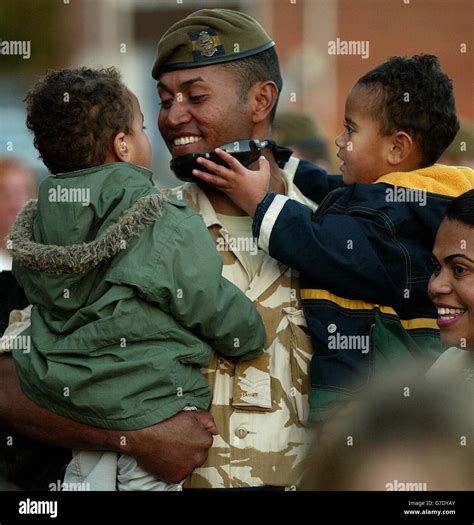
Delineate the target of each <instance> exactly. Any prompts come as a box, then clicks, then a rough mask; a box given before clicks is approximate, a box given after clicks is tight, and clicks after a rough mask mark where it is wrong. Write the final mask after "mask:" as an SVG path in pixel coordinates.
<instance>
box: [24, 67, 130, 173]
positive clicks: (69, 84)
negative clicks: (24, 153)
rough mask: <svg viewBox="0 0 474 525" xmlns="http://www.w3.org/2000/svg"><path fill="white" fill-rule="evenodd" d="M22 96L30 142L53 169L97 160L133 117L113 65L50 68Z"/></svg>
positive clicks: (88, 164)
mask: <svg viewBox="0 0 474 525" xmlns="http://www.w3.org/2000/svg"><path fill="white" fill-rule="evenodd" d="M24 102H25V103H26V110H27V117H26V125H27V126H28V129H30V130H31V131H33V133H34V136H35V138H34V145H35V147H36V149H37V150H38V151H39V153H40V155H41V158H42V159H43V162H44V164H45V165H46V166H47V167H48V169H49V170H50V172H51V173H53V174H56V173H66V172H69V171H76V170H80V169H84V168H90V167H93V166H100V165H101V164H103V163H104V161H105V157H106V155H107V151H108V149H109V147H110V145H111V144H112V141H113V138H114V136H115V135H116V134H117V133H118V132H120V131H123V132H125V133H129V132H130V129H131V126H132V123H133V105H132V97H131V94H130V91H128V89H127V88H126V87H125V85H124V84H123V83H122V81H121V77H120V73H119V72H118V71H117V70H116V69H115V68H113V67H110V68H104V69H89V68H86V67H82V68H78V69H61V70H59V71H48V73H47V74H46V76H44V77H43V78H41V79H40V80H38V82H36V84H35V85H34V86H33V87H32V88H31V90H30V91H29V92H28V93H27V95H26V97H25V98H24Z"/></svg>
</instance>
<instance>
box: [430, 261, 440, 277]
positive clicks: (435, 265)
mask: <svg viewBox="0 0 474 525" xmlns="http://www.w3.org/2000/svg"><path fill="white" fill-rule="evenodd" d="M432 264H433V268H432V270H431V271H432V273H433V274H434V275H438V274H439V272H440V271H441V265H440V264H439V263H437V262H433V263H432Z"/></svg>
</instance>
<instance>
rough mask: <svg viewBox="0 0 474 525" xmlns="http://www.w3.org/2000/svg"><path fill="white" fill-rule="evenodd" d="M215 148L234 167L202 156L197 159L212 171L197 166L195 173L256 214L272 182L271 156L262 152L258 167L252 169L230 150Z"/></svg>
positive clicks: (248, 211)
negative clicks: (254, 169) (204, 170)
mask: <svg viewBox="0 0 474 525" xmlns="http://www.w3.org/2000/svg"><path fill="white" fill-rule="evenodd" d="M215 152H216V153H217V154H218V155H219V157H221V159H222V160H224V161H225V162H226V163H227V164H228V165H229V166H230V169H229V168H225V167H224V166H219V165H218V164H216V163H215V162H212V161H210V160H207V159H204V158H203V157H199V158H198V159H197V162H199V164H202V166H203V167H205V168H206V169H207V170H209V171H210V172H211V173H212V175H211V174H209V173H205V172H203V171H200V170H193V175H194V176H195V177H197V178H198V179H201V180H203V181H205V182H207V183H208V184H210V185H211V186H213V187H214V188H216V189H218V190H219V191H222V192H223V193H225V194H226V195H228V196H229V198H230V199H232V200H233V201H234V202H235V204H237V206H238V207H239V208H241V209H242V210H243V211H245V212H246V213H247V214H248V215H250V216H253V215H254V214H255V209H256V208H257V206H258V204H259V203H260V201H261V200H262V199H263V197H265V195H266V193H267V192H268V187H269V184H270V164H269V162H268V160H267V159H266V158H265V157H263V156H261V157H260V158H259V160H258V166H259V169H258V171H252V170H248V169H247V168H244V166H242V164H241V163H240V162H239V161H238V160H237V159H236V158H235V157H233V156H232V155H230V154H229V153H226V152H225V151H223V150H221V149H219V148H217V149H216V150H215Z"/></svg>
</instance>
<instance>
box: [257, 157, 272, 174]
mask: <svg viewBox="0 0 474 525" xmlns="http://www.w3.org/2000/svg"><path fill="white" fill-rule="evenodd" d="M258 168H259V170H260V171H261V172H262V173H264V174H265V175H270V163H269V162H268V160H267V159H266V158H265V157H264V156H263V155H261V156H260V158H259V159H258Z"/></svg>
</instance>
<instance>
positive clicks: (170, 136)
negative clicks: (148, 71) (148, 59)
mask: <svg viewBox="0 0 474 525" xmlns="http://www.w3.org/2000/svg"><path fill="white" fill-rule="evenodd" d="M158 94H159V96H160V99H161V107H160V113H159V115H158V127H159V129H160V132H161V134H162V136H163V139H164V140H165V142H166V145H167V146H168V149H169V150H170V152H171V155H172V157H179V156H181V155H187V154H189V153H195V152H199V151H212V150H214V149H215V148H217V147H218V146H221V145H223V144H226V143H228V142H233V141H234V140H239V139H247V138H252V130H253V123H252V116H251V111H250V108H249V105H248V104H247V103H245V102H242V101H241V100H240V98H239V85H238V79H237V78H236V76H235V75H234V73H232V72H231V71H227V70H226V69H224V68H223V67H221V66H219V65H213V66H206V67H200V68H193V69H183V70H177V71H169V72H167V73H163V74H162V75H161V76H160V80H159V82H158Z"/></svg>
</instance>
